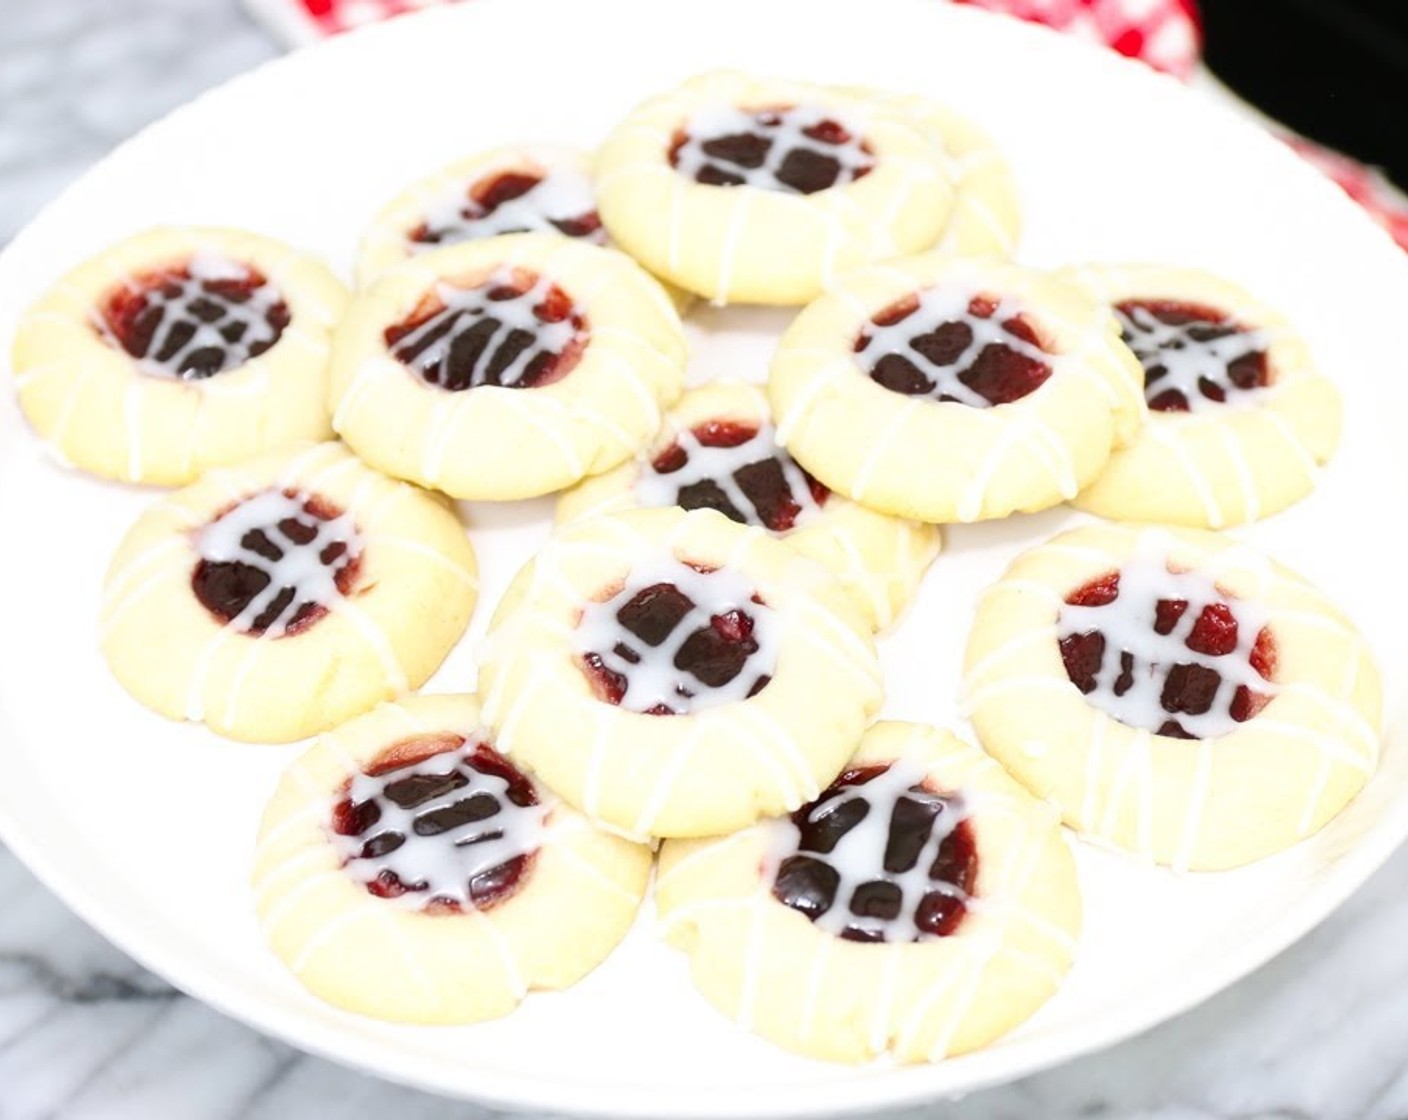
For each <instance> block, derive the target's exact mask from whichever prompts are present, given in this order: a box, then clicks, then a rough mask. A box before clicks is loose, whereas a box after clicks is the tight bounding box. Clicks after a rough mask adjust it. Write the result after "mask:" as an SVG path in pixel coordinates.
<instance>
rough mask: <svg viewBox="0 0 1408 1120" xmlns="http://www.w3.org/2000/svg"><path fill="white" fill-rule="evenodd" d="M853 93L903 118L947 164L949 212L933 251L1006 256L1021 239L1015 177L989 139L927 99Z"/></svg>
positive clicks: (965, 120) (873, 92)
mask: <svg viewBox="0 0 1408 1120" xmlns="http://www.w3.org/2000/svg"><path fill="white" fill-rule="evenodd" d="M854 92H856V93H857V94H860V95H861V96H864V97H867V98H870V99H871V100H872V101H875V102H877V103H879V104H882V105H884V106H886V107H888V108H893V109H895V110H897V111H899V112H901V113H905V114H907V115H908V116H909V117H910V118H911V119H912V120H913V121H914V122H915V123H916V124H918V125H919V127H920V128H922V129H923V130H924V131H925V132H927V133H929V135H931V136H932V137H933V138H934V139H935V140H936V141H937V142H938V143H939V144H941V145H942V146H943V148H944V150H945V151H946V152H947V153H948V156H949V160H950V169H951V170H950V174H951V176H952V179H953V209H952V211H951V212H950V213H949V218H948V224H947V225H946V226H945V227H944V231H943V234H942V236H941V237H940V238H939V242H938V244H937V245H936V246H934V247H935V248H936V249H939V250H941V251H943V252H947V253H958V254H961V255H963V256H1000V257H1010V256H1011V255H1012V251H1013V250H1014V249H1015V248H1016V247H1017V239H1018V238H1019V237H1020V235H1021V230H1022V221H1021V208H1020V202H1019V193H1018V190H1017V180H1016V176H1015V175H1014V174H1013V172H1012V167H1011V165H1010V164H1009V163H1008V162H1007V159H1006V158H1005V157H1004V156H1003V154H1002V150H1001V149H1000V148H999V147H998V146H997V145H996V144H995V143H994V142H993V139H992V137H991V136H989V135H988V134H987V133H986V132H984V131H983V130H982V129H981V128H979V127H978V126H977V125H976V124H974V123H973V122H972V121H971V120H969V119H968V118H967V117H965V116H963V115H962V114H961V113H956V112H954V111H953V110H952V109H950V108H948V107H947V106H946V105H942V104H940V103H939V102H937V101H933V100H931V99H930V98H927V97H923V96H920V95H918V94H912V93H895V92H893V91H890V90H878V89H857V90H855V91H854Z"/></svg>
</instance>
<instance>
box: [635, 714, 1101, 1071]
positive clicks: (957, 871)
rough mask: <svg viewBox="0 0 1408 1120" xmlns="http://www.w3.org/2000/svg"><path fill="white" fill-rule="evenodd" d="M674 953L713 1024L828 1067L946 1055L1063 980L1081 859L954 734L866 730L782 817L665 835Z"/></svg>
mask: <svg viewBox="0 0 1408 1120" xmlns="http://www.w3.org/2000/svg"><path fill="white" fill-rule="evenodd" d="M656 899H657V902H658V905H659V913H660V918H661V924H662V927H663V929H664V931H665V934H666V937H667V938H668V940H669V941H670V942H671V943H672V944H673V945H675V946H676V947H678V948H681V949H683V950H684V951H685V952H687V953H688V954H689V957H690V971H691V974H692V976H693V979H694V983H695V985H696V986H697V987H698V988H699V990H700V991H701V992H702V993H703V994H704V996H705V997H706V998H707V999H708V1000H709V1002H711V1003H712V1004H714V1006H716V1007H717V1008H718V1009H719V1010H721V1011H722V1012H723V1013H724V1014H726V1015H728V1016H729V1017H730V1018H732V1019H735V1020H736V1021H738V1022H739V1023H740V1024H742V1025H743V1026H744V1027H746V1028H747V1029H749V1030H752V1031H755V1032H756V1033H758V1034H760V1035H762V1036H763V1037H764V1038H767V1039H769V1040H771V1041H772V1042H775V1043H777V1044H778V1045H780V1046H783V1047H786V1048H787V1049H788V1050H793V1051H797V1052H799V1053H803V1054H809V1055H812V1056H814V1057H819V1058H827V1059H831V1060H833V1061H847V1062H861V1061H866V1060H869V1059H871V1058H874V1057H877V1056H880V1055H891V1056H893V1057H894V1058H895V1059H896V1060H898V1061H902V1062H922V1061H938V1060H940V1059H942V1058H944V1057H948V1056H950V1055H955V1054H961V1053H964V1052H966V1051H969V1050H973V1049H976V1048H977V1047H980V1046H983V1045H985V1044H987V1043H988V1042H991V1041H992V1040H993V1039H995V1038H997V1037H999V1036H1000V1035H1003V1034H1005V1033H1007V1032H1008V1031H1010V1030H1011V1029H1013V1028H1014V1027H1016V1026H1017V1025H1018V1024H1019V1023H1022V1022H1023V1021H1025V1020H1026V1019H1027V1018H1028V1017H1030V1016H1031V1015H1032V1014H1033V1013H1034V1012H1035V1011H1036V1010H1037V1009H1038V1008H1039V1007H1040V1006H1041V1005H1042V1004H1043V1003H1045V1002H1046V1000H1047V999H1048V998H1050V996H1051V995H1052V994H1053V993H1054V992H1055V991H1056V989H1057V988H1058V987H1059V986H1060V984H1061V982H1062V980H1063V979H1064V977H1065V975H1066V972H1067V970H1068V969H1069V967H1070V964H1071V961H1072V958H1073V956H1074V954H1075V949H1076V938H1077V936H1078V933H1079V930H1080V922H1081V898H1080V892H1079V888H1078V884H1077V881H1076V870H1075V860H1074V859H1073V858H1072V856H1071V852H1070V850H1069V848H1068V847H1067V846H1066V842H1065V840H1064V838H1063V837H1062V835H1061V830H1060V827H1059V821H1058V820H1057V818H1056V815H1055V813H1053V812H1052V811H1051V809H1050V807H1049V806H1047V805H1045V804H1043V803H1042V802H1040V801H1038V800H1037V799H1035V798H1034V797H1032V796H1031V795H1030V794H1028V793H1027V791H1026V790H1024V789H1023V788H1022V787H1021V786H1019V785H1018V784H1017V783H1016V782H1014V781H1013V780H1012V779H1011V778H1010V777H1008V776H1007V774H1005V773H1004V772H1003V770H1002V768H1001V767H1000V766H999V765H998V764H997V763H996V762H995V761H993V760H992V759H991V758H989V757H988V756H987V755H985V754H983V753H982V752H981V751H979V750H977V749H976V748H974V747H971V746H969V745H968V744H966V743H963V742H961V741H960V740H959V739H957V738H956V737H955V736H953V735H952V734H950V733H949V732H946V731H940V730H938V729H936V728H932V727H926V726H922V725H920V724H912V723H889V722H887V723H878V724H876V725H875V726H874V727H872V728H871V729H870V730H869V731H868V732H866V734H865V738H864V739H863V740H862V741H861V745H860V749H859V750H858V751H857V752H856V753H855V755H854V757H852V758H851V759H850V761H849V762H847V763H846V766H845V769H844V771H843V772H842V773H841V774H840V775H839V776H838V777H837V778H836V780H835V781H834V782H832V783H831V785H830V786H828V787H827V788H826V790H824V791H823V792H822V793H821V794H820V795H819V796H817V797H815V798H814V799H812V800H811V801H810V802H808V803H807V804H806V805H803V806H801V807H800V808H798V809H797V810H796V811H795V812H793V813H792V814H791V815H790V817H784V818H781V819H775V820H769V821H764V822H762V823H760V824H758V825H755V826H754V827H752V828H749V829H746V830H745V831H742V832H737V833H734V834H733V835H732V836H725V837H722V838H710V839H702V840H671V841H668V842H667V843H666V844H665V845H664V847H663V849H662V850H661V853H660V869H659V874H658V876H657V879H656Z"/></svg>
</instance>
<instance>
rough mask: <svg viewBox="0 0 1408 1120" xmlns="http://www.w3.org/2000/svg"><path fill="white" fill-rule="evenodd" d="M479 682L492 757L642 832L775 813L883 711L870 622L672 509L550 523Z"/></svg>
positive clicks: (772, 546)
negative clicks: (499, 753)
mask: <svg viewBox="0 0 1408 1120" xmlns="http://www.w3.org/2000/svg"><path fill="white" fill-rule="evenodd" d="M479 682H480V683H479V688H480V693H481V695H482V697H483V699H484V714H485V719H486V722H487V723H488V724H489V726H490V727H492V728H493V730H494V734H495V738H496V741H497V742H498V744H499V746H500V748H501V749H502V750H503V751H504V752H505V753H506V754H508V755H509V756H510V757H511V758H513V759H514V760H515V761H516V762H519V763H521V764H522V765H524V766H527V767H528V768H530V769H531V770H532V771H533V772H534V773H535V774H537V775H538V776H539V777H541V778H542V779H543V781H545V782H547V783H548V784H549V785H550V786H551V787H552V788H553V789H555V790H556V791H557V792H558V794H560V795H561V796H562V797H563V798H564V799H565V800H567V801H568V802H569V803H571V804H572V805H574V806H576V807H577V808H579V809H581V810H582V811H583V812H585V813H586V814H587V815H588V816H589V817H591V818H592V819H594V820H596V821H599V822H602V823H604V824H607V825H609V826H610V827H612V828H614V829H617V830H619V831H621V832H623V833H625V834H627V835H631V836H637V837H641V836H703V835H712V834H714V833H719V832H726V831H728V830H730V829H735V828H741V827H743V826H744V825H747V824H750V823H752V822H753V821H755V820H757V819H758V818H759V817H760V816H763V815H766V814H769V813H781V812H790V811H791V810H793V809H795V808H796V807H797V806H798V805H801V804H802V803H804V802H805V801H807V800H808V799H809V798H811V797H814V796H816V794H817V792H818V791H819V790H820V789H821V788H822V786H824V785H825V784H826V783H827V782H828V781H830V780H831V779H832V778H833V777H834V776H835V775H836V773H837V771H838V770H839V769H840V768H841V766H842V764H843V763H844V762H845V760H846V758H847V757H848V756H849V754H850V753H851V751H852V750H853V749H854V747H855V744H856V742H857V740H858V739H859V738H860V734H861V732H862V730H863V729H864V728H865V725H866V722H867V721H868V720H869V718H870V716H871V715H872V714H873V713H874V711H875V710H876V708H877V707H878V706H879V703H880V699H881V684H880V675H879V666H878V663H877V660H876V654H875V647H874V644H873V641H872V639H871V631H870V626H869V625H868V623H867V621H866V619H865V618H864V617H863V616H862V615H861V613H860V611H859V609H858V608H857V607H856V606H855V605H854V603H853V602H852V600H851V599H850V597H849V596H848V595H847V593H846V591H845V589H844V588H843V587H842V586H841V585H840V583H839V582H837V581H836V579H835V577H834V576H832V575H831V573H830V572H828V571H827V570H826V569H825V568H824V567H823V566H822V565H820V564H818V563H816V562H815V561H813V560H811V559H809V558H807V557H804V556H802V555H801V554H800V553H799V552H797V551H796V550H795V549H792V548H789V547H788V546H787V545H786V544H785V543H783V542H782V541H779V540H776V539H774V538H773V537H772V536H771V535H770V534H769V533H768V532H767V530H765V529H762V528H760V527H756V526H746V525H740V524H738V523H736V522H734V521H731V520H729V519H728V518H727V517H725V516H724V515H723V514H721V513H719V512H717V511H715V510H693V511H685V510H681V509H678V508H670V509H638V510H631V511H628V512H625V513H619V514H608V515H603V516H601V517H594V518H590V519H588V520H584V521H579V522H575V523H573V524H571V525H568V526H565V527H561V528H559V529H558V530H557V532H556V533H555V534H554V536H553V537H552V538H551V539H550V541H549V542H548V544H547V545H545V546H544V547H543V549H542V550H541V551H539V553H538V554H537V556H536V558H535V559H534V560H533V561H532V562H531V563H530V564H529V565H528V566H527V567H525V568H524V570H523V571H522V572H520V573H519V575H518V577H517V578H516V579H515V580H514V582H513V584H512V585H511V586H510V588H509V590H508V592H507V593H506V594H505V595H504V598H503V600H502V601H501V603H500V604H499V609H498V612H497V613H496V615H495V617H494V621H493V623H492V625H491V628H490V633H489V637H488V639H487V641H486V643H485V648H484V650H483V653H482V658H481V666H480V677H479Z"/></svg>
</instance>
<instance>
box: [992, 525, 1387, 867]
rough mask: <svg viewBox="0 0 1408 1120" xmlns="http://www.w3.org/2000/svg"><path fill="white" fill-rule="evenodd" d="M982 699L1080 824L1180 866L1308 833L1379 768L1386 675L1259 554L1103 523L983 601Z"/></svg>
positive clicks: (1266, 848)
mask: <svg viewBox="0 0 1408 1120" xmlns="http://www.w3.org/2000/svg"><path fill="white" fill-rule="evenodd" d="M966 688H967V694H968V695H967V704H968V707H969V708H970V710H971V714H972V720H973V725H974V727H975V728H976V729H977V731H978V735H979V737H980V738H981V739H982V742H983V746H984V747H986V748H987V750H988V751H989V752H990V753H991V754H993V755H995V756H996V757H997V758H999V759H1000V760H1001V761H1002V763H1003V765H1005V766H1006V767H1007V768H1008V770H1010V771H1011V772H1012V774H1013V775H1014V776H1015V777H1017V778H1018V779H1019V780H1020V781H1022V782H1023V783H1024V784H1025V785H1026V786H1027V787H1028V788H1029V789H1031V790H1032V792H1033V793H1035V794H1037V795H1038V796H1039V797H1044V798H1048V799H1049V800H1050V801H1051V802H1052V803H1053V804H1055V805H1056V806H1057V807H1058V808H1059V809H1060V810H1061V812H1062V814H1063V815H1064V816H1065V819H1066V823H1067V824H1069V825H1071V826H1072V827H1073V828H1076V829H1079V830H1080V831H1081V832H1083V833H1086V834H1087V835H1089V836H1092V837H1097V838H1099V839H1101V840H1105V841H1107V842H1109V843H1111V844H1114V845H1116V846H1118V847H1120V848H1124V849H1128V850H1130V851H1134V852H1138V853H1141V854H1143V855H1145V856H1147V857H1150V858H1152V859H1155V860H1157V861H1158V862H1160V863H1165V864H1170V865H1172V866H1174V867H1176V868H1194V869H1212V868H1224V867H1236V866H1238V865H1240V864H1244V863H1248V862H1250V861H1252V860H1255V859H1259V858H1261V857H1262V856H1266V855H1269V854H1270V853H1272V852H1275V851H1278V850H1280V849H1281V848H1285V847H1287V846H1289V845H1290V844H1293V843H1295V842H1296V841H1297V840H1299V839H1301V838H1302V837H1305V836H1308V835H1310V834H1311V833H1312V832H1314V831H1315V830H1316V829H1318V828H1320V827H1321V826H1322V825H1323V824H1325V822H1326V821H1328V820H1329V819H1330V818H1331V817H1333V816H1334V815H1335V814H1336V813H1338V812H1339V811H1340V810H1341V809H1342V808H1344V806H1345V804H1346V803H1347V802H1348V801H1349V800H1350V798H1352V797H1353V796H1354V795H1355V794H1356V793H1358V792H1359V790H1360V788H1361V787H1362V786H1363V785H1364V782H1365V781H1366V779H1367V778H1368V777H1369V775H1370V774H1372V773H1373V771H1374V768H1375V766H1376V764H1377V761H1378V754H1379V724H1380V719H1381V704H1382V701H1381V696H1380V684H1379V674H1378V670H1377V669H1376V668H1375V667H1374V662H1373V659H1372V658H1371V656H1370V653H1369V650H1368V647H1367V646H1366V645H1365V642H1364V640H1363V639H1362V638H1361V637H1360V636H1359V634H1358V632H1357V631H1356V630H1355V628H1354V626H1353V624H1352V623H1351V622H1350V621H1349V620H1348V619H1347V618H1345V616H1344V615H1343V614H1341V613H1340V612H1339V611H1338V610H1336V609H1335V607H1333V606H1332V605H1331V604H1330V603H1329V602H1327V601H1326V600H1325V598H1324V597H1323V596H1322V595H1320V594H1319V593H1318V592H1317V591H1315V590H1313V589H1312V588H1311V587H1309V586H1308V585H1306V584H1305V583H1304V582H1303V581H1302V580H1300V579H1299V578H1298V577H1296V576H1294V575H1292V574H1291V573H1290V572H1288V571H1286V570H1285V569H1284V568H1281V567H1280V566H1278V565H1276V564H1274V563H1273V562H1271V561H1270V560H1268V559H1266V558H1265V557H1263V556H1261V555H1259V554H1257V553H1254V552H1253V551H1251V550H1250V549H1249V548H1247V547H1246V546H1244V545H1240V544H1238V543H1236V542H1234V541H1230V540H1227V539H1226V538H1223V537H1219V536H1216V535H1214V534H1211V533H1206V532H1201V531H1197V530H1191V529H1179V530H1173V529H1162V528H1145V529H1139V528H1135V527H1130V526H1115V525H1099V526H1090V527H1087V528H1082V529H1076V530H1073V531H1071V532H1068V533H1064V534H1062V535H1060V536H1058V537H1056V538H1054V539H1053V540H1051V541H1049V542H1047V543H1046V544H1044V545H1041V546H1039V547H1037V548H1034V549H1032V550H1031V551H1029V552H1027V553H1025V554H1024V555H1022V556H1020V557H1018V559H1017V560H1016V561H1015V562H1014V563H1013V564H1012V566H1011V567H1010V568H1009V569H1008V571H1007V573H1006V575H1004V576H1003V578H1002V580H1001V581H1000V582H999V583H998V584H996V585H995V586H994V587H992V588H990V589H989V590H988V591H987V593H986V594H985V595H984V596H983V597H982V599H981V600H980V602H979V605H978V612H977V618H976V619H975V621H974V624H973V631H972V634H971V636H970V637H969V640H968V653H967V685H966Z"/></svg>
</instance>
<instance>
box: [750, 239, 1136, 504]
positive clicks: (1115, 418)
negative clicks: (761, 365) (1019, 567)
mask: <svg viewBox="0 0 1408 1120" xmlns="http://www.w3.org/2000/svg"><path fill="white" fill-rule="evenodd" d="M1118 330H1119V327H1118V323H1117V321H1116V320H1115V318H1114V316H1113V315H1112V314H1111V313H1110V311H1109V310H1108V309H1107V308H1106V307H1104V306H1102V305H1101V304H1100V303H1099V302H1098V301H1096V300H1094V299H1092V298H1090V297H1089V296H1088V295H1087V294H1086V293H1085V292H1084V291H1083V290H1082V289H1080V288H1078V287H1076V286H1074V285H1072V284H1069V283H1064V282H1062V281H1060V280H1059V279H1058V278H1056V277H1054V276H1052V275H1050V274H1047V273H1042V272H1039V271H1036V270H1032V269H1025V268H1020V267H1017V266H1015V265H1008V264H1004V263H1001V262H998V261H996V260H993V259H988V258H983V259H977V258H962V257H954V256H950V255H948V254H941V253H930V254H924V255H920V256H914V257H905V258H899V259H896V260H892V261H889V262H887V263H885V264H881V265H875V266H872V267H870V268H866V269H860V270H857V271H855V272H852V273H850V274H849V275H848V276H846V277H845V278H844V279H843V280H842V281H841V282H839V283H838V284H837V285H836V286H835V287H834V288H833V289H832V290H831V291H829V292H828V293H827V294H826V295H824V296H822V297H821V298H819V299H817V300H816V301H814V302H813V303H812V304H810V305H809V306H808V307H807V308H805V309H804V310H803V312H802V313H801V314H800V315H799V316H798V317H797V318H796V319H795V320H794V321H793V323H792V325H791V326H790V327H789V328H788V329H787V332H786V334H785V335H784V336H783V339H782V342H781V344H780V345H779V347H778V349H777V352H776V354H775V356H774V358H773V361H772V365H771V368H770V371H769V380H768V396H769V399H770V400H771V402H772V406H773V411H774V414H775V416H776V417H777V429H778V438H779V440H780V441H781V442H782V444H783V445H784V446H785V447H786V448H787V449H788V451H790V452H791V453H792V454H793V455H794V456H795V457H796V459H797V461H798V462H799V463H801V464H802V466H803V467H805V468H806V469H807V470H808V471H810V472H811V473H812V474H813V475H815V476H816V477H817V478H818V479H819V480H820V481H821V482H822V483H824V484H825V485H826V486H828V487H829V488H830V489H832V490H834V491H837V492H839V493H841V494H844V495H845V496H846V497H848V498H850V499H852V500H854V501H857V502H861V503H863V504H865V505H868V506H870V507H872V508H875V509H879V510H881V511H884V512H887V513H891V514H894V515H896V516H902V517H912V518H916V519H919V520H922V521H930V522H936V523H943V522H950V521H975V520H983V519H988V518H994V517H1002V516H1006V515H1007V514H1009V513H1012V512H1015V511H1018V510H1023V511H1029V510H1036V509H1044V508H1046V507H1048V506H1051V505H1055V504H1056V503H1058V502H1060V501H1063V500H1069V499H1070V498H1073V497H1075V495H1076V494H1077V493H1079V491H1080V489H1081V487H1082V486H1084V485H1086V484H1087V483H1088V482H1089V481H1090V480H1091V479H1092V478H1094V477H1095V476H1096V475H1097V474H1098V473H1099V471H1100V469H1101V468H1102V467H1103V466H1104V465H1105V463H1106V462H1107V461H1108V458H1109V455H1110V453H1111V451H1112V450H1113V449H1115V448H1117V447H1119V446H1122V445H1124V444H1126V443H1127V442H1128V441H1129V440H1130V439H1132V438H1133V437H1134V435H1135V434H1136V433H1137V432H1138V430H1139V428H1140V426H1141V425H1142V423H1143V420H1144V416H1145V414H1146V405H1145V403H1144V400H1143V396H1142V394H1141V392H1140V374H1139V366H1138V363H1137V361H1136V360H1135V359H1134V356H1133V355H1132V354H1131V353H1130V352H1129V350H1128V349H1127V348H1126V347H1124V346H1123V345H1122V344H1121V343H1120V341H1119V335H1118Z"/></svg>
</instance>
